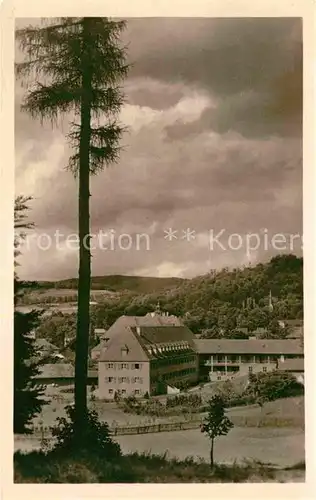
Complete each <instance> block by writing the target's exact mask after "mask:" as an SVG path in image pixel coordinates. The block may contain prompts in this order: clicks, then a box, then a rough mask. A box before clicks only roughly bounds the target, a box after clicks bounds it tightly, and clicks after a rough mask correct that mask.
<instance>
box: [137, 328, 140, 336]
mask: <svg viewBox="0 0 316 500" xmlns="http://www.w3.org/2000/svg"><path fill="white" fill-rule="evenodd" d="M136 333H137V335H140V326H136Z"/></svg>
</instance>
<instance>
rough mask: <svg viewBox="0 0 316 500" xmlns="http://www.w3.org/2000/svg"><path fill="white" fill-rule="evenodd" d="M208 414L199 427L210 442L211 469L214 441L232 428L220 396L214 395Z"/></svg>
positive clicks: (209, 403) (212, 465)
mask: <svg viewBox="0 0 316 500" xmlns="http://www.w3.org/2000/svg"><path fill="white" fill-rule="evenodd" d="M207 411H208V414H207V417H206V419H205V421H204V422H203V424H202V425H201V432H203V433H205V434H207V436H208V437H209V438H210V440H211V451H210V458H211V467H212V468H213V467H214V441H215V438H217V437H218V436H226V434H228V432H229V431H230V429H231V428H232V427H233V426H234V424H233V422H232V421H231V420H229V418H228V417H227V416H226V415H225V406H224V401H223V398H222V397H221V396H218V395H215V396H213V397H212V399H211V400H210V401H209V402H208V408H207Z"/></svg>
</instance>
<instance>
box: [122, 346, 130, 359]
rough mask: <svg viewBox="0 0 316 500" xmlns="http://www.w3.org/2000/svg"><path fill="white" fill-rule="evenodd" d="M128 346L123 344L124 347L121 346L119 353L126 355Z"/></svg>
mask: <svg viewBox="0 0 316 500" xmlns="http://www.w3.org/2000/svg"><path fill="white" fill-rule="evenodd" d="M128 351H129V349H128V347H127V346H124V347H121V355H122V356H123V357H124V356H127V354H128Z"/></svg>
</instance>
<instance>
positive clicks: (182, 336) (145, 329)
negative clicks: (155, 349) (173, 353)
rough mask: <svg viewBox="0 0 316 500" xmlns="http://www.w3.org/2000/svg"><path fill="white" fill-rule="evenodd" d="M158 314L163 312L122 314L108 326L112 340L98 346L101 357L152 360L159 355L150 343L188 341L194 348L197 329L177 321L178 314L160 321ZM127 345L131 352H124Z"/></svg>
mask: <svg viewBox="0 0 316 500" xmlns="http://www.w3.org/2000/svg"><path fill="white" fill-rule="evenodd" d="M158 316H160V315H156V316H148V315H147V316H121V317H120V318H118V320H117V321H116V322H115V323H114V324H113V325H112V326H111V328H110V329H109V330H108V333H109V337H110V339H109V340H108V342H103V343H101V344H99V346H97V347H96V348H94V349H95V350H98V351H99V352H100V356H99V361H123V362H124V361H126V362H128V361H148V360H149V359H151V358H152V357H155V355H154V354H152V353H149V351H148V350H147V347H146V346H148V345H151V344H168V343H172V342H181V341H187V342H189V343H190V347H191V349H192V348H195V346H194V343H193V339H194V335H193V333H192V332H191V331H190V330H189V329H188V328H187V327H185V326H183V325H182V323H181V321H180V320H179V321H176V320H178V318H175V317H172V316H162V317H160V318H159V320H158V321H157V317H158ZM162 318H164V319H162ZM167 318H169V319H167ZM173 318H175V319H173ZM161 323H163V325H162V324H161ZM124 346H126V347H127V352H126V353H125V354H124V356H123V355H122V348H124Z"/></svg>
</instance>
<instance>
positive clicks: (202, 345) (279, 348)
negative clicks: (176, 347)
mask: <svg viewBox="0 0 316 500" xmlns="http://www.w3.org/2000/svg"><path fill="white" fill-rule="evenodd" d="M194 343H195V346H196V349H197V351H198V353H199V354H217V353H223V354H303V348H302V346H301V345H300V341H298V340H297V339H196V340H195V341H194Z"/></svg>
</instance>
